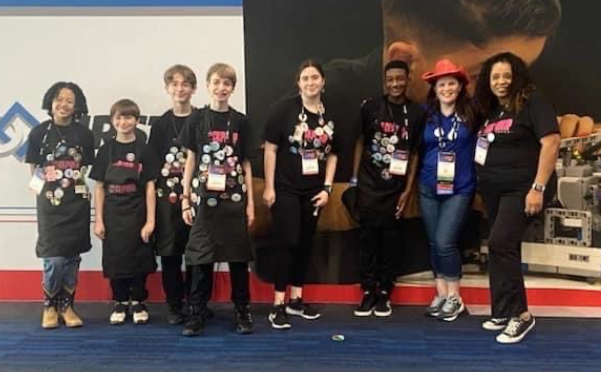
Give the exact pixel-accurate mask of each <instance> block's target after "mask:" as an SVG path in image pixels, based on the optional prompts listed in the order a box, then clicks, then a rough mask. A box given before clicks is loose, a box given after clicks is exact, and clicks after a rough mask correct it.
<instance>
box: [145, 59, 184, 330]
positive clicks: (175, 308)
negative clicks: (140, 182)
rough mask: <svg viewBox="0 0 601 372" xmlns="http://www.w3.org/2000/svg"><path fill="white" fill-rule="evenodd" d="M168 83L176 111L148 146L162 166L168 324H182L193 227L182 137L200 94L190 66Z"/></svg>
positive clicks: (170, 75)
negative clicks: (184, 204) (186, 215)
mask: <svg viewBox="0 0 601 372" xmlns="http://www.w3.org/2000/svg"><path fill="white" fill-rule="evenodd" d="M164 81H165V90H166V91H167V93H168V94H169V96H170V97H171V101H172V103H173V108H172V109H170V110H168V111H167V112H165V113H164V114H163V116H161V117H160V118H159V119H158V120H157V121H156V122H154V123H153V124H152V127H151V131H150V139H149V142H148V145H149V146H150V151H151V152H152V154H153V155H155V156H156V157H157V158H158V159H157V164H158V165H159V166H161V169H160V173H159V176H158V177H159V178H158V179H157V187H156V189H157V190H156V208H157V216H156V218H157V224H156V225H157V226H156V250H157V255H158V256H160V257H161V278H162V281H163V289H164V291H165V297H166V300H167V304H168V306H169V314H168V315H167V322H168V323H169V324H180V323H182V322H183V321H184V311H183V309H184V307H183V301H184V298H185V296H186V292H187V290H186V285H185V282H184V276H183V275H182V256H183V254H184V251H185V249H186V244H187V243H188V235H189V234H190V227H189V226H188V225H186V224H185V223H184V220H183V219H182V209H181V196H182V192H183V188H182V180H183V176H184V173H183V172H184V165H185V163H186V151H185V150H184V149H183V148H182V145H181V143H180V142H179V135H180V133H181V131H182V128H183V127H184V123H185V122H186V120H187V119H188V118H189V117H190V115H191V113H192V104H191V103H190V100H191V98H192V95H193V94H194V93H195V92H196V75H195V74H194V72H193V71H192V70H191V69H190V68H189V67H187V66H183V65H175V66H172V67H170V68H169V69H168V70H167V71H166V72H165V75H164ZM186 269H188V268H186ZM186 271H188V270H186Z"/></svg>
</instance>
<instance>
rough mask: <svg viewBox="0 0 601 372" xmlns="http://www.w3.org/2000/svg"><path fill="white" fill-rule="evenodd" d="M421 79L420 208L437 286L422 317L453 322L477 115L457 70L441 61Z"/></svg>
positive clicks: (458, 306) (458, 308)
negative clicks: (424, 99) (424, 89)
mask: <svg viewBox="0 0 601 372" xmlns="http://www.w3.org/2000/svg"><path fill="white" fill-rule="evenodd" d="M422 79H423V80H425V81H426V82H428V83H429V84H430V91H429V92H428V98H427V104H426V115H427V119H426V125H425V127H424V131H423V133H422V136H423V140H422V144H421V155H420V160H421V166H420V173H419V202H420V203H419V204H420V211H421V214H422V219H423V221H424V226H425V228H426V233H427V235H428V243H429V246H430V263H431V265H432V271H433V272H434V277H435V284H436V296H435V297H434V299H433V300H432V303H431V304H430V306H428V308H427V309H426V315H428V316H432V317H437V318H438V319H441V320H445V321H453V320H455V319H457V317H458V316H459V314H461V313H462V312H463V311H464V310H465V305H464V304H463V301H462V300H461V296H460V293H459V281H460V279H461V255H460V252H459V249H458V246H457V242H458V239H459V234H460V233H461V230H462V227H463V225H464V223H465V221H466V219H467V213H468V211H469V208H470V206H471V202H472V199H473V196H474V193H475V190H476V172H475V167H474V164H473V158H474V151H475V147H476V146H475V145H476V133H475V128H476V114H475V109H474V108H473V106H472V104H471V102H470V98H469V96H468V93H467V91H466V86H467V85H468V83H469V78H468V76H467V74H466V72H465V70H464V69H463V68H462V67H460V66H456V65H455V64H454V63H453V62H451V61H449V60H446V59H442V60H439V61H438V62H436V65H435V67H434V70H433V71H430V72H426V73H424V74H423V75H422Z"/></svg>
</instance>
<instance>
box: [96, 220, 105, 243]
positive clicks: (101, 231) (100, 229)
mask: <svg viewBox="0 0 601 372" xmlns="http://www.w3.org/2000/svg"><path fill="white" fill-rule="evenodd" d="M94 235H96V236H97V237H98V239H100V240H104V238H106V229H105V228H104V222H102V221H98V220H96V223H95V224H94Z"/></svg>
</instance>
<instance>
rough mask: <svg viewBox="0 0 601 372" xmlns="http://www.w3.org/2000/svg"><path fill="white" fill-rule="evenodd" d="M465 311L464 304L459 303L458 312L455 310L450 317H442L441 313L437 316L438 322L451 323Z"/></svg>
mask: <svg viewBox="0 0 601 372" xmlns="http://www.w3.org/2000/svg"><path fill="white" fill-rule="evenodd" d="M464 311H465V304H463V303H461V306H460V307H459V310H457V312H456V313H455V314H453V315H451V316H442V313H441V314H440V315H439V318H438V319H440V320H444V321H445V322H452V321H454V320H455V319H457V317H459V315H460V314H461V313H463V312H464Z"/></svg>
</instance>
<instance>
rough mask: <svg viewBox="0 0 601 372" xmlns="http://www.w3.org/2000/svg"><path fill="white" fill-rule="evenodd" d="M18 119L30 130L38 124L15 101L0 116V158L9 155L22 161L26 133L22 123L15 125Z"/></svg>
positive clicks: (25, 145) (27, 132)
mask: <svg viewBox="0 0 601 372" xmlns="http://www.w3.org/2000/svg"><path fill="white" fill-rule="evenodd" d="M18 121H20V122H22V123H24V124H25V125H26V126H27V127H28V128H29V129H30V130H31V129H32V128H34V127H36V126H38V125H39V124H40V122H39V121H38V120H37V119H36V118H35V117H34V116H33V115H32V114H31V113H30V112H29V111H27V109H26V108H25V107H23V105H21V104H20V103H19V102H15V103H14V104H13V105H12V106H11V107H10V108H9V109H8V111H6V114H4V115H3V116H2V117H0V158H4V157H7V156H10V155H13V156H14V157H16V158H17V159H18V160H19V161H23V158H24V157H25V151H26V150H27V135H28V134H29V131H25V130H24V128H23V126H22V125H15V124H17V122H18Z"/></svg>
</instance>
